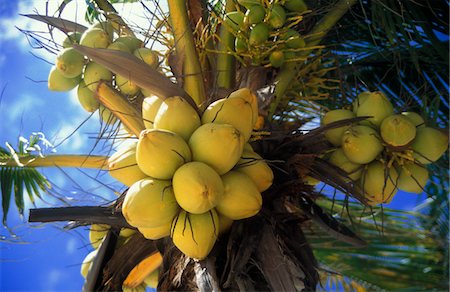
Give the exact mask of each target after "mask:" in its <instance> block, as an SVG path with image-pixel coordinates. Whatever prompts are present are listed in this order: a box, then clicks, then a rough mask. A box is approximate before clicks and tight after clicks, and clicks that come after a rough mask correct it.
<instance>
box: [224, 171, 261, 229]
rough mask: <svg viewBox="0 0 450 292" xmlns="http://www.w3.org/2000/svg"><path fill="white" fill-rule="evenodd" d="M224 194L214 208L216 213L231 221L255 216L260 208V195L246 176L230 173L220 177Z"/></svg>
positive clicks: (234, 172) (236, 172) (235, 172)
mask: <svg viewBox="0 0 450 292" xmlns="http://www.w3.org/2000/svg"><path fill="white" fill-rule="evenodd" d="M222 181H223V185H224V190H225V191H224V193H223V198H222V200H220V201H219V203H218V204H217V206H216V210H217V212H219V213H221V214H223V215H225V216H227V217H228V218H230V219H233V220H240V219H244V218H249V217H252V216H254V215H256V214H257V213H258V212H259V210H260V209H261V206H262V197H261V193H260V192H259V191H258V188H257V187H256V185H255V184H254V183H253V181H252V179H251V178H250V177H248V176H247V175H246V174H244V173H241V172H238V171H230V172H228V173H226V174H224V175H223V176H222Z"/></svg>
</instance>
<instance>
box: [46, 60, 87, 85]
mask: <svg viewBox="0 0 450 292" xmlns="http://www.w3.org/2000/svg"><path fill="white" fill-rule="evenodd" d="M80 82H81V76H77V77H75V78H67V77H65V76H64V75H62V74H61V72H60V71H59V70H58V69H57V68H56V67H55V66H53V67H52V68H51V69H50V73H49V74H48V82H47V86H48V89H49V90H52V91H69V90H71V89H74V88H75V87H76V86H77V85H78V84H79V83H80Z"/></svg>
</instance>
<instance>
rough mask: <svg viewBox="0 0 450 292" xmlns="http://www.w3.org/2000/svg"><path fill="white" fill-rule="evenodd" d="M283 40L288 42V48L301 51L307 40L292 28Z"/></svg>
mask: <svg viewBox="0 0 450 292" xmlns="http://www.w3.org/2000/svg"><path fill="white" fill-rule="evenodd" d="M281 39H282V40H285V41H286V46H287V47H288V48H292V49H299V48H303V47H305V46H306V43H305V40H304V39H303V37H302V36H301V35H300V33H299V32H298V31H296V30H293V29H291V28H290V29H288V30H287V31H286V33H284V34H283V35H282V36H281Z"/></svg>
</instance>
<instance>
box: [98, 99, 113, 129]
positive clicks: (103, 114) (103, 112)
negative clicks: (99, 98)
mask: <svg viewBox="0 0 450 292" xmlns="http://www.w3.org/2000/svg"><path fill="white" fill-rule="evenodd" d="M98 113H99V117H100V120H101V121H102V122H104V123H106V124H108V125H114V124H115V123H116V122H117V117H116V116H115V115H114V114H113V113H112V112H111V111H110V110H109V109H107V108H106V107H105V106H104V105H102V104H100V105H99V107H98Z"/></svg>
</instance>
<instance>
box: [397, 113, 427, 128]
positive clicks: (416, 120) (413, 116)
mask: <svg viewBox="0 0 450 292" xmlns="http://www.w3.org/2000/svg"><path fill="white" fill-rule="evenodd" d="M402 115H404V116H405V117H407V118H408V119H409V120H410V121H411V122H412V123H413V124H414V126H416V128H417V127H423V126H425V120H424V119H423V118H422V116H421V115H419V114H418V113H415V112H402Z"/></svg>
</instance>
